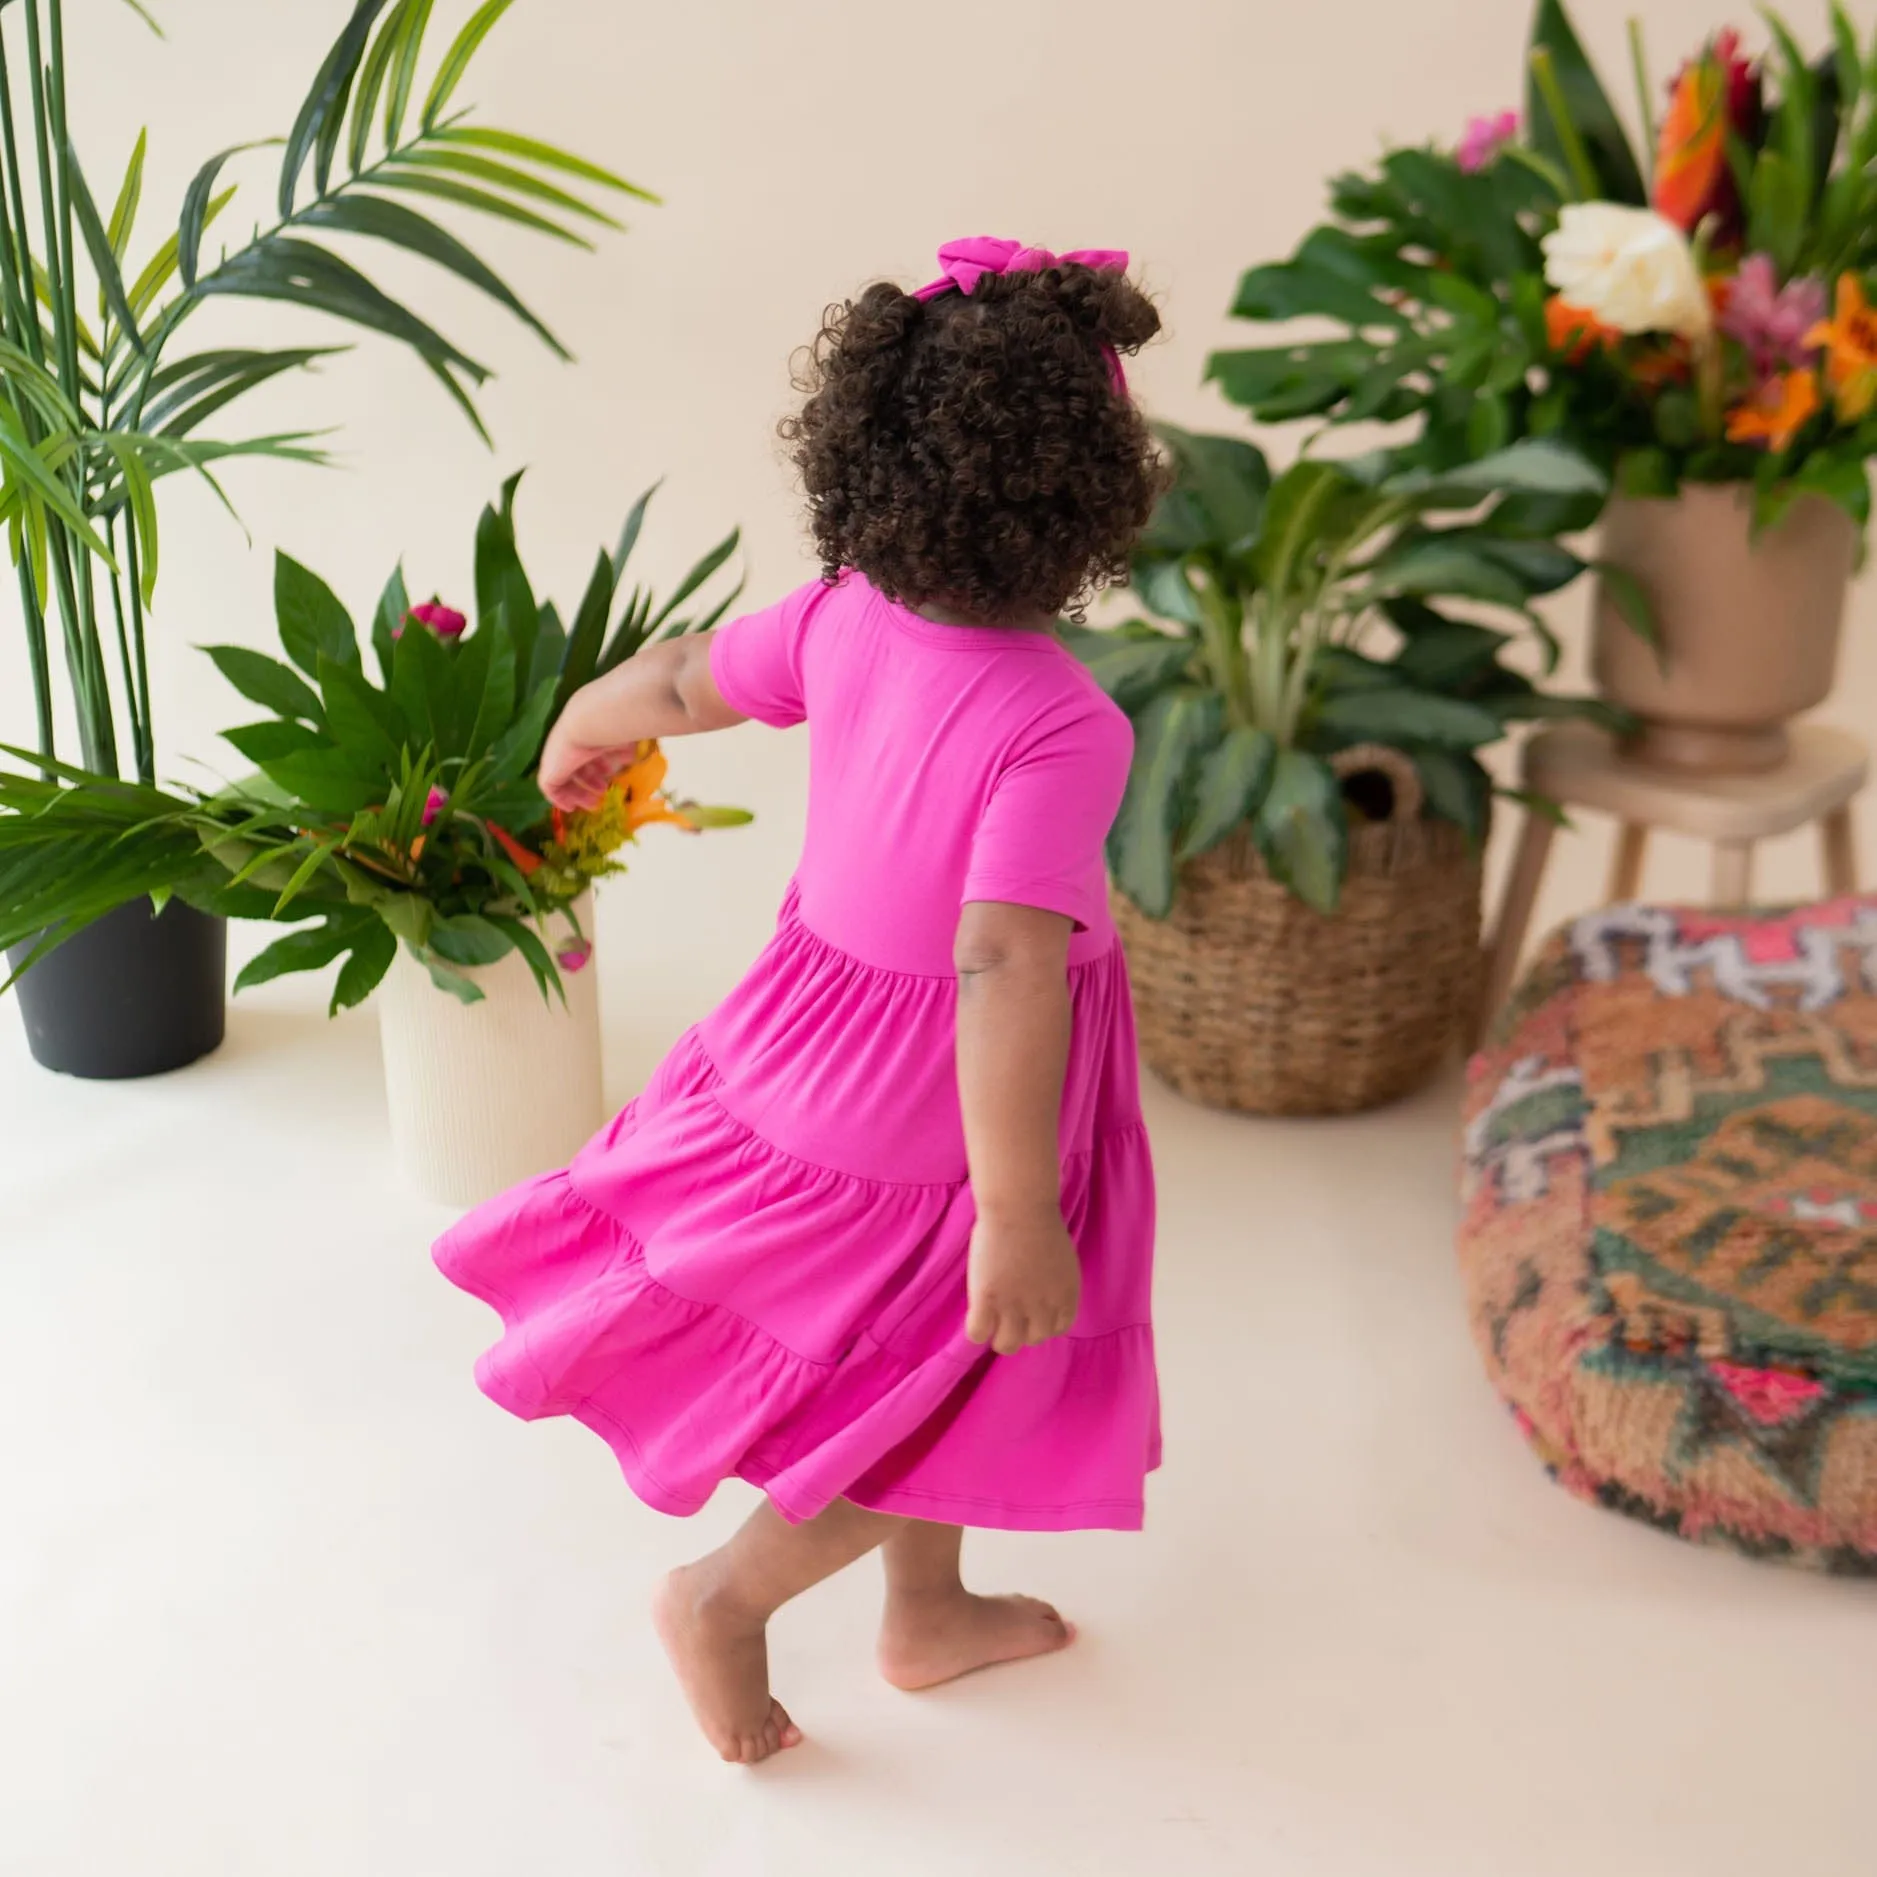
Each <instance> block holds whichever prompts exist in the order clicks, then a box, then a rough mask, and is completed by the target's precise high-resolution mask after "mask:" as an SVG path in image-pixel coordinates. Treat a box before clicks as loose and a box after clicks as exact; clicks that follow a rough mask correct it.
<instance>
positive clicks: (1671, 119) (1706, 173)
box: [1655, 28, 1760, 240]
mask: <svg viewBox="0 0 1877 1877" xmlns="http://www.w3.org/2000/svg"><path fill="white" fill-rule="evenodd" d="M1759 115H1760V81H1759V78H1758V76H1757V75H1756V74H1755V72H1754V70H1753V67H1752V66H1751V65H1750V64H1749V63H1748V61H1747V60H1746V59H1744V58H1742V57H1741V56H1740V35H1739V34H1738V33H1736V32H1734V31H1733V30H1732V29H1731V28H1729V29H1728V30H1727V31H1726V32H1722V33H1717V34H1716V35H1715V37H1714V42H1713V44H1712V45H1711V46H1710V47H1709V48H1708V50H1707V51H1706V52H1704V53H1703V54H1702V55H1701V57H1700V58H1698V59H1691V60H1690V61H1689V62H1688V63H1687V64H1686V65H1685V66H1683V67H1682V69H1681V71H1680V72H1679V73H1678V74H1677V75H1676V78H1675V83H1674V86H1673V88H1672V89H1671V91H1670V95H1669V106H1668V112H1667V115H1666V116H1665V117H1664V118H1663V119H1662V130H1661V134H1660V136H1659V137H1658V139H1657V141H1656V154H1655V207H1656V208H1657V210H1659V211H1660V213H1662V214H1663V215H1665V216H1667V217H1668V219H1669V220H1670V221H1672V222H1673V223H1674V224H1675V225H1676V227H1678V228H1680V229H1683V230H1685V231H1686V232H1687V233H1689V234H1693V233H1694V231H1695V229H1696V228H1697V227H1698V226H1699V225H1700V223H1701V221H1702V219H1703V217H1705V216H1708V215H1714V216H1717V217H1718V218H1719V220H1720V223H1721V228H1720V234H1721V238H1722V239H1723V240H1727V239H1730V238H1732V237H1733V236H1734V235H1735V234H1737V233H1738V228H1737V224H1738V222H1739V220H1740V194H1739V191H1738V189H1737V188H1736V187H1735V186H1734V177H1733V170H1732V169H1731V167H1730V166H1729V164H1728V161H1727V139H1728V136H1729V134H1730V133H1732V134H1738V135H1741V136H1746V135H1747V134H1748V132H1749V130H1750V129H1751V128H1752V126H1753V125H1754V124H1755V123H1757V121H1758V119H1759Z"/></svg>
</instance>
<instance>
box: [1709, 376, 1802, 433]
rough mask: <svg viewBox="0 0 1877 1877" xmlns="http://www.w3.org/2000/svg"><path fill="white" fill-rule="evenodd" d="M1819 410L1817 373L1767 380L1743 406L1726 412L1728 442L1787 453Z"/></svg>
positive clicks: (1740, 405)
mask: <svg viewBox="0 0 1877 1877" xmlns="http://www.w3.org/2000/svg"><path fill="white" fill-rule="evenodd" d="M1818 409H1819V397H1818V373H1817V372H1815V371H1789V372H1782V373H1781V374H1780V375H1779V377H1777V378H1769V379H1768V380H1767V381H1766V383H1765V384H1764V385H1762V386H1761V387H1760V389H1759V391H1758V392H1757V393H1756V394H1755V395H1754V396H1753V397H1752V398H1750V399H1749V400H1748V401H1747V402H1746V403H1745V404H1739V405H1736V406H1735V407H1734V409H1733V410H1731V411H1729V412H1728V414H1727V440H1728V442H1729V443H1765V444H1768V445H1770V446H1771V447H1772V448H1773V449H1775V450H1783V449H1786V448H1788V447H1789V446H1790V444H1791V442H1792V439H1793V438H1794V437H1796V436H1797V435H1798V434H1799V432H1800V431H1801V430H1803V429H1804V428H1805V426H1806V424H1807V423H1809V422H1810V421H1811V419H1812V418H1813V417H1815V416H1816V415H1817V414H1818Z"/></svg>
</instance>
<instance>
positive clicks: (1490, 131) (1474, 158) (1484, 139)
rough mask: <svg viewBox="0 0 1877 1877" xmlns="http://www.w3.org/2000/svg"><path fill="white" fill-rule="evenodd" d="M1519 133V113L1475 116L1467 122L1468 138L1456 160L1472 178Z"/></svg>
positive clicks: (1461, 145)
mask: <svg viewBox="0 0 1877 1877" xmlns="http://www.w3.org/2000/svg"><path fill="white" fill-rule="evenodd" d="M1518 134H1519V114H1518V112H1516V111H1501V112H1499V114H1498V115H1497V116H1496V117H1473V118H1469V119H1468V120H1467V126H1466V135H1465V136H1464V137H1462V138H1461V139H1460V148H1459V149H1458V151H1456V152H1455V155H1454V160H1455V161H1456V162H1457V163H1458V164H1459V165H1460V167H1461V168H1462V169H1463V170H1465V171H1466V172H1467V174H1468V175H1471V174H1472V173H1473V171H1474V170H1476V169H1484V168H1485V167H1486V165H1487V164H1488V163H1490V162H1491V161H1492V160H1493V158H1494V157H1496V156H1497V155H1498V154H1499V152H1500V151H1501V150H1503V149H1504V148H1505V146H1506V145H1507V144H1509V143H1510V142H1511V141H1512V139H1513V138H1514V137H1516V136H1517V135H1518Z"/></svg>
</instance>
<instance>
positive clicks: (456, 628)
mask: <svg viewBox="0 0 1877 1877" xmlns="http://www.w3.org/2000/svg"><path fill="white" fill-rule="evenodd" d="M413 619H414V620H416V621H417V623H418V624H419V625H420V626H428V627H429V628H430V630H431V631H432V632H434V633H435V634H436V635H437V637H438V638H440V639H460V638H461V637H462V636H463V628H464V627H465V626H467V625H468V624H469V621H468V620H467V619H465V618H464V617H463V615H462V614H461V613H459V612H458V611H457V610H456V608H455V607H453V606H445V605H444V604H443V602H442V601H441V600H426V601H425V602H424V604H423V605H422V606H413V607H412V608H411V610H410V611H409V612H408V613H406V614H405V615H404V625H401V626H393V627H392V628H391V636H392V637H393V638H394V639H395V638H399V637H401V636H402V634H403V631H404V626H408V625H409V624H410V623H411V621H412V620H413Z"/></svg>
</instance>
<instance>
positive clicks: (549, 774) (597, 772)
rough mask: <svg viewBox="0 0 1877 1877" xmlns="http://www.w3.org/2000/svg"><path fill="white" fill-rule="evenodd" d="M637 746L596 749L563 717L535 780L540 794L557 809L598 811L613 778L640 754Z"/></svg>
mask: <svg viewBox="0 0 1877 1877" xmlns="http://www.w3.org/2000/svg"><path fill="white" fill-rule="evenodd" d="M638 750H639V746H638V744H637V743H627V744H624V745H623V746H621V747H619V748H617V749H605V748H599V749H596V748H594V747H593V746H591V745H590V744H585V743H581V742H580V741H578V740H577V739H576V738H575V737H574V736H573V734H572V733H571V732H570V731H569V730H568V728H567V719H566V718H565V717H563V718H562V719H561V720H560V722H559V723H557V724H556V725H555V726H554V728H553V730H552V732H551V733H550V734H549V736H548V740H547V747H546V748H545V749H543V750H542V752H541V768H540V772H539V774H538V775H537V777H536V780H537V781H538V783H539V784H540V788H541V793H542V794H543V795H545V796H546V797H547V798H548V800H549V801H550V802H552V803H553V804H554V806H555V807H556V808H563V809H572V808H597V807H598V806H599V803H600V798H601V797H602V796H603V795H604V794H605V793H606V790H607V788H608V786H609V785H610V784H611V782H612V779H613V777H614V776H616V775H618V773H619V772H620V770H622V769H624V768H625V767H626V766H627V765H628V764H629V763H630V762H631V761H632V759H633V757H634V756H636V755H637V754H638Z"/></svg>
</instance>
